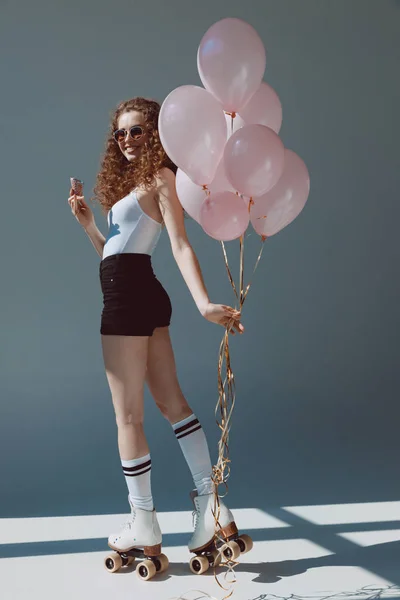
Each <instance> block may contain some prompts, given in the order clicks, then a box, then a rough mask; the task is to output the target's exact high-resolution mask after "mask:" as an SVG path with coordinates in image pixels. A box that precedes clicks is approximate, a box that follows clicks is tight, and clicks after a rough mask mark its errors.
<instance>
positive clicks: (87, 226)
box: [68, 188, 106, 258]
mask: <svg viewBox="0 0 400 600" xmlns="http://www.w3.org/2000/svg"><path fill="white" fill-rule="evenodd" d="M69 193H70V195H69V198H68V204H69V205H70V207H71V211H72V214H73V215H74V216H75V217H76V220H77V221H78V223H79V224H80V225H82V227H83V229H84V230H85V231H86V233H87V234H88V236H89V238H90V241H91V242H92V244H93V246H94V247H95V249H96V252H97V254H98V255H99V256H100V258H102V257H103V248H104V244H105V243H106V238H105V237H104V235H103V234H102V233H101V231H100V230H99V228H98V227H97V225H96V222H95V220H94V214H93V211H92V209H91V208H90V206H89V205H88V204H87V203H86V202H85V197H84V196H77V195H76V194H75V193H74V191H73V190H72V188H71V189H70V192H69Z"/></svg>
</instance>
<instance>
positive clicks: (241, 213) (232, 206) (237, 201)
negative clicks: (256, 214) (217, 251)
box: [200, 192, 249, 242]
mask: <svg viewBox="0 0 400 600" xmlns="http://www.w3.org/2000/svg"><path fill="white" fill-rule="evenodd" d="M200 224H201V226H202V227H203V229H204V231H205V232H206V233H208V235H209V236H211V237H212V238H214V239H216V240H220V241H224V242H228V241H231V240H235V239H236V238H238V237H240V236H241V235H242V234H243V233H244V232H245V231H246V229H247V227H248V224H249V211H248V209H247V207H246V205H245V203H244V202H243V200H242V198H241V197H240V196H238V195H237V194H233V193H232V192H217V193H216V194H211V195H210V196H208V198H207V199H206V200H205V201H204V202H203V205H202V207H201V209H200Z"/></svg>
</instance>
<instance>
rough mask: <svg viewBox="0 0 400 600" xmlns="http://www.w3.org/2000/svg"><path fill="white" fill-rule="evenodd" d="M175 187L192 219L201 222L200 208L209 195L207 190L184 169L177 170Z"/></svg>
mask: <svg viewBox="0 0 400 600" xmlns="http://www.w3.org/2000/svg"><path fill="white" fill-rule="evenodd" d="M175 187H176V193H177V195H178V198H179V201H180V203H181V204H182V206H183V208H184V209H185V210H186V212H187V213H188V214H189V215H190V216H191V217H192V219H194V220H195V221H197V222H198V223H200V208H201V205H202V204H203V202H204V200H205V199H206V197H207V192H206V191H205V190H203V188H202V187H201V186H199V185H197V184H196V183H194V181H192V180H191V179H190V177H189V176H188V175H186V173H185V172H184V171H182V169H178V170H177V172H176V179H175Z"/></svg>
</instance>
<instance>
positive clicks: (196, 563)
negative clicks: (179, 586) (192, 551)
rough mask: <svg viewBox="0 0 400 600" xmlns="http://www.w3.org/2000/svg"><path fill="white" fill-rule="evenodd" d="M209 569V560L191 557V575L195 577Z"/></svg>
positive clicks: (202, 557) (203, 557) (201, 557)
mask: <svg viewBox="0 0 400 600" xmlns="http://www.w3.org/2000/svg"><path fill="white" fill-rule="evenodd" d="M209 567H210V563H209V560H208V558H206V557H205V556H193V557H192V558H191V559H190V570H191V571H192V573H195V575H201V574H202V573H205V572H206V571H207V570H208V568H209Z"/></svg>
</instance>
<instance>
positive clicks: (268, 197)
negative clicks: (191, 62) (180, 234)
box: [159, 18, 310, 241]
mask: <svg viewBox="0 0 400 600" xmlns="http://www.w3.org/2000/svg"><path fill="white" fill-rule="evenodd" d="M265 66H266V52H265V48H264V45H263V43H262V41H261V39H260V37H259V35H258V34H257V32H256V31H255V29H254V28H253V27H252V26H251V25H249V24H248V23H246V22H245V21H242V20H241V19H236V18H227V19H222V20H221V21H218V22H217V23H214V25H212V26H211V27H210V28H209V29H208V31H207V32H206V33H205V35H204V36H203V39H202V40H201V42H200V45H199V48H198V52H197V68H198V71H199V75H200V79H201V81H202V83H203V85H204V88H202V87H200V86H195V85H183V86H180V87H178V88H176V89H175V90H173V91H172V92H171V93H170V94H169V95H168V96H167V98H166V99H165V100H164V102H163V104H162V106H161V111H160V116H159V132H160V138H161V142H162V144H163V146H164V148H165V151H166V152H167V154H168V156H169V157H170V158H171V159H172V160H173V162H174V163H175V164H176V165H177V167H178V171H177V175H176V190H177V194H178V197H179V200H180V202H181V204H182V206H183V208H184V209H185V210H186V211H187V213H188V214H189V215H190V216H191V217H192V218H193V219H195V220H196V221H197V222H198V223H199V224H200V225H201V226H202V228H203V230H204V231H205V232H206V233H207V234H208V235H209V236H211V237H212V238H214V239H217V240H220V241H229V240H234V239H237V238H239V237H240V236H242V235H243V234H244V232H245V231H246V229H247V227H248V225H249V223H250V222H251V224H252V226H253V228H254V230H255V231H256V232H257V233H258V234H259V235H260V236H262V237H263V238H266V237H269V236H271V235H274V234H275V233H277V232H278V231H280V230H281V229H283V227H286V225H288V224H289V223H290V222H292V221H293V220H294V219H295V218H296V217H297V216H298V214H299V213H300V212H301V211H302V209H303V208H304V205H305V203H306V201H307V198H308V195H309V191H310V178H309V174H308V170H307V167H306V165H305V164H304V162H303V160H302V159H301V158H300V157H299V156H298V155H297V154H295V153H294V152H293V151H292V150H287V149H285V148H284V145H283V143H282V141H281V139H280V137H279V131H280V128H281V125H282V106H281V102H280V100H279V97H278V95H277V93H276V92H275V90H273V89H272V87H271V86H270V85H269V84H268V83H266V82H264V81H262V79H263V76H264V72H265Z"/></svg>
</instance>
